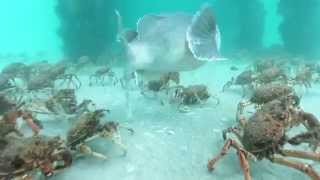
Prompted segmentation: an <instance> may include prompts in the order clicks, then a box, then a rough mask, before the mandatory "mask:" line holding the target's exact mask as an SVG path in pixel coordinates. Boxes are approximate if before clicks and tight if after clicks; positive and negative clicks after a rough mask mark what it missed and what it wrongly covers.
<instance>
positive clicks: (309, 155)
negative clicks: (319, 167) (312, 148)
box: [282, 150, 320, 161]
mask: <svg viewBox="0 0 320 180" xmlns="http://www.w3.org/2000/svg"><path fill="white" fill-rule="evenodd" d="M282 153H283V154H284V155H285V156H290V157H295V158H303V159H309V160H313V161H320V153H314V152H305V151H298V150H282Z"/></svg>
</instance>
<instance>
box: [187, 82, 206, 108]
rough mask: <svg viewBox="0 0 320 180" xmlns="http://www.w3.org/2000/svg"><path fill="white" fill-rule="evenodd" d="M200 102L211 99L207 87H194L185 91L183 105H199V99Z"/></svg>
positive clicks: (189, 87)
mask: <svg viewBox="0 0 320 180" xmlns="http://www.w3.org/2000/svg"><path fill="white" fill-rule="evenodd" d="M196 95H197V96H198V97H199V99H200V100H207V99H208V98H209V97H210V94H209V92H208V89H207V87H206V86H205V85H192V86H188V87H187V88H184V90H183V104H186V105H192V104H197V103H199V102H198V98H197V97H196Z"/></svg>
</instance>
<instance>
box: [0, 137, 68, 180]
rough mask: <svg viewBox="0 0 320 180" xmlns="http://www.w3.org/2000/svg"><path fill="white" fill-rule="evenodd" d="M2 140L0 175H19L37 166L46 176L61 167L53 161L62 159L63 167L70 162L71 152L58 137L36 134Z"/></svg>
mask: <svg viewBox="0 0 320 180" xmlns="http://www.w3.org/2000/svg"><path fill="white" fill-rule="evenodd" d="M2 141H3V143H2V144H3V145H2V149H1V153H0V159H1V160H0V168H1V173H0V177H1V174H2V175H4V174H8V175H10V174H11V175H13V176H21V175H24V174H26V173H28V172H31V171H33V170H35V169H38V168H39V169H40V170H41V172H42V173H43V174H44V175H46V176H47V175H50V174H52V173H53V172H54V171H55V170H56V168H62V167H54V166H53V164H54V162H57V161H64V165H63V166H64V167H67V166H70V165H71V163H72V156H71V153H70V152H69V150H68V149H66V148H65V146H64V145H63V144H64V143H63V141H62V140H61V139H60V138H48V137H43V136H38V137H28V138H8V139H5V140H2Z"/></svg>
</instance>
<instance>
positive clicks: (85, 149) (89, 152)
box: [79, 144, 108, 160]
mask: <svg viewBox="0 0 320 180" xmlns="http://www.w3.org/2000/svg"><path fill="white" fill-rule="evenodd" d="M79 150H80V152H81V153H82V154H87V155H91V156H93V157H97V158H99V159H103V160H106V159H108V158H107V156H105V155H103V154H101V153H97V152H94V151H92V149H91V148H90V147H89V146H87V145H85V144H81V145H80V146H79Z"/></svg>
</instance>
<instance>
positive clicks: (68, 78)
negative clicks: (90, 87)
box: [27, 64, 81, 90]
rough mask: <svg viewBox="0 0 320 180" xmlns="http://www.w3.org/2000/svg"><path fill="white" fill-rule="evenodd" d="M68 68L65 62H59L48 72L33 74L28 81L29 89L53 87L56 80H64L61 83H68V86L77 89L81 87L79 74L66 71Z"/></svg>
mask: <svg viewBox="0 0 320 180" xmlns="http://www.w3.org/2000/svg"><path fill="white" fill-rule="evenodd" d="M66 69H67V68H66V66H65V65H64V64H57V65H54V66H52V67H51V68H50V69H49V70H48V71H46V72H41V73H40V74H37V75H34V76H32V77H31V78H30V80H29V81H28V82H27V88H28V90H42V89H45V88H50V89H53V87H54V84H55V81H57V80H62V82H61V84H60V85H63V84H65V83H67V86H68V87H71V86H74V87H75V88H76V89H79V88H80V87H81V81H80V80H79V78H78V76H77V75H75V74H72V73H66Z"/></svg>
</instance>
